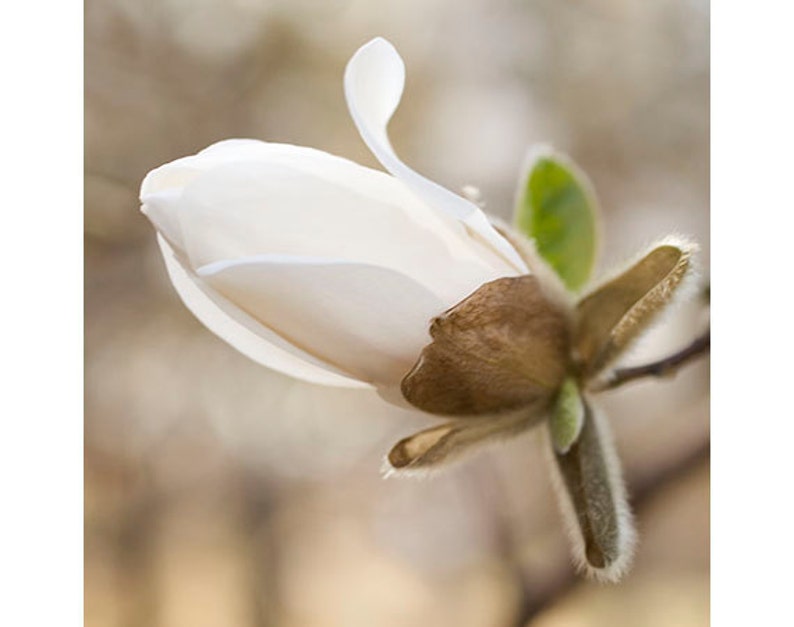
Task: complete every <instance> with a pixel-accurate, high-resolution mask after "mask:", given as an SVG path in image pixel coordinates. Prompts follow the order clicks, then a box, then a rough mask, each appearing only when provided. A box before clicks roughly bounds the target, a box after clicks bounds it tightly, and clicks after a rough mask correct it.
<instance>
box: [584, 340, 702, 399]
mask: <svg viewBox="0 0 794 627" xmlns="http://www.w3.org/2000/svg"><path fill="white" fill-rule="evenodd" d="M710 346H711V330H710V329H709V330H707V331H706V332H705V333H703V335H701V336H700V337H698V338H697V339H696V340H695V341H693V342H692V343H691V344H690V345H689V346H687V347H686V348H683V349H681V350H680V351H678V352H677V353H673V354H672V355H670V356H669V357H665V358H664V359H660V360H658V361H654V362H652V363H650V364H645V365H644V366H634V367H632V368H618V369H617V370H615V371H613V372H612V373H611V374H610V375H609V377H608V378H607V380H606V381H604V382H603V383H601V384H600V385H597V386H596V387H594V388H593V390H592V391H593V392H602V391H604V390H614V389H615V388H618V387H620V386H621V385H624V384H626V383H628V382H629V381H634V380H635V379H642V378H644V377H668V376H672V375H674V374H675V373H676V372H678V369H679V368H680V367H681V366H683V365H685V364H687V363H688V362H690V361H692V360H693V359H697V358H698V357H701V356H702V355H705V354H706V353H707V352H708V351H709V348H710Z"/></svg>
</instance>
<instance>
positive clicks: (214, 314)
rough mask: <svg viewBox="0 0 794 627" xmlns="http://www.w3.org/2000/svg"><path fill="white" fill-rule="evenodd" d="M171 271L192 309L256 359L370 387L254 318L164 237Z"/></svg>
mask: <svg viewBox="0 0 794 627" xmlns="http://www.w3.org/2000/svg"><path fill="white" fill-rule="evenodd" d="M157 239H158V242H159V243H160V248H161V250H162V252H163V258H164V259H165V264H166V268H167V270H168V275H169V276H170V278H171V282H172V283H173V284H174V287H175V288H176V291H177V293H178V294H179V296H180V297H181V298H182V301H183V302H184V303H185V305H186V306H187V308H188V309H190V311H192V312H193V314H194V315H195V316H196V317H197V318H198V319H199V320H200V321H201V322H202V323H203V324H204V325H205V326H206V327H207V328H208V329H209V330H210V331H212V332H213V333H215V334H216V335H217V336H219V337H220V338H221V339H223V340H225V341H226V342H228V343H229V344H231V345H232V346H233V347H234V348H236V349H237V350H238V351H240V352H241V353H243V354H244V355H246V356H247V357H249V358H250V359H253V360H254V361H256V362H258V363H260V364H262V365H263V366H267V367H268V368H272V369H273V370H278V371H279V372H283V373H285V374H288V375H290V376H292V377H296V378H298V379H303V380H304V381H310V382H312V383H319V384H322V385H331V386H338V387H350V388H369V387H371V386H369V385H368V384H366V383H364V382H362V381H358V380H356V379H352V378H350V377H348V376H345V375H344V374H342V373H341V371H339V369H337V368H335V367H334V366H331V365H330V364H326V363H324V362H322V361H321V360H319V359H317V358H316V357H315V356H313V355H310V354H309V353H307V352H305V351H304V350H301V349H300V348H298V347H296V346H294V345H292V344H290V343H289V342H288V341H286V340H285V339H284V338H282V337H281V336H279V335H277V334H276V333H275V332H274V331H273V330H272V329H269V328H267V327H266V326H264V325H263V324H262V323H261V322H258V321H257V320H254V319H253V318H252V317H251V316H249V315H248V314H246V313H245V312H244V311H242V310H240V309H239V308H237V307H235V306H234V305H233V304H232V303H230V302H229V301H228V300H227V299H226V298H224V297H223V296H222V295H220V294H218V293H217V292H216V291H215V290H213V289H212V288H211V287H210V286H209V285H206V284H205V283H204V282H203V281H202V280H201V279H200V278H199V277H197V276H196V275H195V274H194V273H192V272H191V271H190V270H188V269H187V268H186V267H185V266H184V264H183V263H182V262H181V261H180V260H179V258H178V256H177V255H176V254H175V253H174V250H173V249H172V248H171V247H170V246H169V245H168V242H166V241H165V240H164V239H163V238H162V237H159V236H158V238H157Z"/></svg>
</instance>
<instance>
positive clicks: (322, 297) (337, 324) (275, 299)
mask: <svg viewBox="0 0 794 627" xmlns="http://www.w3.org/2000/svg"><path fill="white" fill-rule="evenodd" d="M403 82H404V67H403V64H402V59H400V57H399V55H397V52H396V51H395V50H394V48H393V47H392V46H391V44H389V43H388V42H386V41H385V40H382V39H376V40H373V41H372V42H370V43H369V44H367V45H366V46H364V47H363V48H362V49H361V50H359V52H358V53H356V55H355V56H354V57H353V59H352V60H351V62H350V64H349V65H348V68H347V71H346V75H345V93H346V96H347V100H348V105H349V108H350V111H351V115H352V116H353V119H354V121H355V122H356V124H357V126H358V129H359V131H360V133H361V135H362V137H363V138H364V140H365V141H366V143H367V144H368V145H369V146H370V148H371V149H372V150H373V152H374V153H375V155H376V156H377V157H378V158H379V160H380V161H381V163H382V164H383V165H384V167H385V168H386V169H387V170H388V171H389V172H390V174H386V173H384V172H379V171H376V170H372V169H369V168H365V167H363V166H360V165H357V164H355V163H352V162H350V161H347V160H345V159H342V158H339V157H336V156H333V155H330V154H327V153H324V152H320V151H317V150H313V149H310V148H302V147H298V146H291V145H283V144H271V143H265V142H260V141H254V140H228V141H223V142H220V143H217V144H214V145H213V146H210V147H209V148H207V149H205V150H203V151H201V152H199V153H198V154H196V155H193V156H190V157H185V158H182V159H178V160H176V161H173V162H171V163H168V164H166V165H164V166H161V167H159V168H157V169H156V170H153V171H152V172H150V173H149V174H148V175H147V176H146V179H145V180H144V182H143V185H142V188H141V201H142V203H143V206H142V211H143V213H145V214H146V216H147V217H148V218H149V219H150V221H151V222H152V224H153V225H154V226H155V228H156V229H157V231H158V235H159V237H158V239H159V242H160V246H161V249H162V252H163V256H164V258H165V261H166V265H167V268H168V272H169V276H170V278H171V280H172V282H173V284H174V286H175V288H176V290H177V292H178V293H179V294H180V296H181V297H182V299H183V301H184V302H185V304H186V305H187V306H188V308H189V309H190V310H191V311H192V312H193V313H194V314H195V315H196V317H197V318H198V319H199V320H201V321H202V322H203V323H204V324H205V325H206V326H207V327H208V328H209V329H210V330H211V331H213V332H214V333H216V334H217V335H219V336H220V337H221V338H223V339H224V340H226V341H227V342H229V343H230V344H231V345H232V346H234V347H235V348H237V349H238V350H240V351H241V352H243V353H244V354H246V355H247V356H249V357H250V358H252V359H254V360H256V361H258V362H260V363H261V364H263V365H265V366H268V367H270V368H273V369H276V370H279V371H281V372H284V373H286V374H289V375H292V376H294V377H298V378H301V379H305V380H308V381H313V382H316V383H322V384H327V385H339V386H350V387H368V386H375V387H378V388H382V389H388V388H394V387H395V386H397V385H399V382H400V380H401V379H402V377H403V376H404V375H405V373H406V372H407V371H408V370H409V369H410V368H411V366H412V365H413V364H414V362H415V361H416V359H417V356H418V355H419V353H420V352H421V350H422V347H423V346H425V345H426V344H427V342H428V340H429V337H428V325H429V323H430V320H431V319H432V318H433V317H435V316H437V315H439V314H440V313H442V312H443V311H444V310H446V309H449V308H450V307H452V306H453V305H455V304H456V303H458V302H460V301H461V300H463V299H464V298H465V297H466V296H468V295H469V294H471V293H473V292H474V291H476V290H477V288H478V287H480V286H481V285H482V284H484V283H486V282H488V281H492V280H495V279H498V278H500V277H508V276H515V275H518V274H525V273H526V272H527V269H526V265H525V264H524V262H523V261H522V260H521V257H520V256H519V255H518V254H517V253H516V251H515V250H514V249H513V247H512V246H511V245H510V244H509V243H507V241H506V240H505V239H504V238H503V237H502V236H501V235H499V234H498V233H497V232H496V231H495V230H494V228H493V227H492V226H491V225H490V223H489V222H488V219H487V218H486V217H485V215H484V214H483V213H482V212H481V211H480V209H479V208H478V207H477V206H476V205H474V204H473V203H471V202H470V201H468V200H466V199H464V198H461V197H459V196H457V195H455V194H453V193H452V192H450V191H448V190H446V189H444V188H442V187H441V186H439V185H437V184H436V183H433V182H432V181H429V180H427V179H425V178H424V177H422V176H421V175H419V174H417V173H416V172H414V171H413V170H411V169H410V168H409V167H408V166H407V165H405V164H404V163H403V162H402V161H400V160H399V158H398V157H397V156H396V154H395V153H394V151H393V149H392V148H391V145H390V143H389V140H388V136H387V133H386V126H387V124H388V121H389V119H390V117H391V115H392V113H393V112H394V110H395V109H396V107H397V104H398V103H399V100H400V97H401V95H402V88H403Z"/></svg>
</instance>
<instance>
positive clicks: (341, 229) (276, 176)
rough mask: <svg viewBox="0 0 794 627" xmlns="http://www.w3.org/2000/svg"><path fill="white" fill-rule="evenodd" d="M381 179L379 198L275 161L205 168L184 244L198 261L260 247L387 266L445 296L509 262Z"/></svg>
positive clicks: (188, 204) (183, 204) (182, 216)
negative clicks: (396, 194) (494, 261)
mask: <svg viewBox="0 0 794 627" xmlns="http://www.w3.org/2000/svg"><path fill="white" fill-rule="evenodd" d="M351 166H352V167H353V168H355V172H356V174H355V176H357V177H358V178H360V179H364V182H366V183H369V184H370V185H371V184H372V181H371V180H370V177H369V176H368V175H365V174H363V173H361V172H359V166H354V165H353V164H351ZM362 170H363V168H362ZM365 172H366V171H365ZM373 174H374V172H373ZM381 176H382V177H383V179H386V180H389V181H395V180H394V179H393V178H391V177H388V176H386V175H381ZM348 178H350V177H348ZM378 178H379V179H380V177H378ZM381 180H382V179H381ZM395 182H396V181H395ZM380 189H381V190H382V192H383V193H381V194H380V197H379V198H377V199H376V198H374V197H372V196H369V195H366V194H362V193H359V192H358V190H357V189H355V188H353V187H352V186H347V185H340V184H339V183H337V182H331V181H329V180H327V179H325V178H321V177H317V176H315V175H313V174H310V173H306V172H304V171H302V170H301V169H298V168H295V167H293V166H291V165H282V164H277V163H275V164H274V163H272V162H269V161H246V162H238V163H231V164H227V165H222V166H220V167H216V168H213V169H212V170H211V171H209V172H207V173H205V174H202V175H201V176H199V177H198V178H197V179H196V180H195V181H193V182H192V183H191V184H190V185H188V186H187V188H186V189H185V191H184V193H183V194H182V196H181V198H180V199H179V201H178V207H177V211H178V213H179V222H180V224H181V231H182V233H183V235H184V244H185V250H186V252H187V254H188V256H189V258H190V262H191V265H192V267H194V268H199V267H201V266H203V265H206V264H209V263H213V262H216V261H224V260H233V259H242V258H246V257H253V256H256V255H262V254H285V255H294V256H307V257H329V258H335V259H344V260H347V261H351V262H357V263H365V264H371V265H376V266H381V267H384V268H390V269H392V270H396V271H398V272H400V273H401V274H404V275H406V276H409V277H411V278H413V279H414V280H416V281H417V282H419V283H421V284H422V285H424V286H425V287H426V288H428V289H429V290H431V291H432V292H433V293H434V294H437V295H438V296H439V298H441V300H442V301H443V302H444V303H445V304H446V305H447V306H449V305H452V304H454V303H456V302H458V301H459V300H460V299H462V298H464V297H465V296H467V295H468V294H470V293H471V292H473V291H474V290H475V289H477V287H478V286H479V285H481V284H482V283H484V282H487V281H490V280H493V279H495V278H498V277H500V276H504V274H505V273H507V272H509V268H507V267H506V264H504V266H503V267H502V268H501V269H498V270H497V269H495V268H494V267H493V266H491V265H489V264H486V263H484V262H483V260H482V259H481V258H480V257H479V256H477V255H475V254H472V253H471V246H464V245H463V244H462V242H461V240H460V239H459V238H456V237H454V236H453V235H452V234H450V233H448V232H446V231H444V230H443V229H435V228H432V227H433V226H434V225H433V223H432V222H431V223H429V224H428V223H427V222H426V221H424V220H423V215H422V214H419V215H417V214H416V213H412V211H411V210H410V209H409V210H407V211H406V210H405V209H404V208H403V207H401V206H399V205H395V204H394V202H393V200H392V199H391V198H390V196H389V195H388V194H387V193H386V192H388V191H389V190H388V189H386V190H384V189H383V188H380ZM423 214H424V215H428V212H427V211H426V210H425V211H424V212H423ZM431 217H432V214H431ZM439 231H440V232H439ZM426 323H427V321H425V324H426Z"/></svg>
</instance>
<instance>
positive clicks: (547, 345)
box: [401, 276, 569, 416]
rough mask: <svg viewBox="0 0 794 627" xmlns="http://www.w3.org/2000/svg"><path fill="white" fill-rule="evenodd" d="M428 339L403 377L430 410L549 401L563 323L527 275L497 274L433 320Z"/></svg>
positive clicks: (558, 369)
mask: <svg viewBox="0 0 794 627" xmlns="http://www.w3.org/2000/svg"><path fill="white" fill-rule="evenodd" d="M430 335H431V336H432V338H433V342H431V343H430V344H428V345H427V346H426V347H425V348H424V350H423V351H422V353H421V355H420V357H419V360H418V361H417V362H416V364H415V365H414V367H413V368H412V369H411V371H410V372H409V373H408V374H407V375H406V376H405V377H404V378H403V381H402V386H401V389H402V393H403V396H404V397H405V399H406V400H407V401H408V402H409V403H411V404H412V405H414V406H415V407H418V408H419V409H421V410H423V411H426V412H429V413H431V414H441V415H448V416H477V415H483V414H493V413H498V412H504V411H510V410H513V409H517V408H520V407H524V406H527V405H532V404H535V403H537V402H539V401H541V402H550V400H551V397H552V395H553V394H554V393H555V392H556V389H557V387H558V386H559V384H560V382H561V381H562V379H563V378H564V377H565V374H566V368H567V363H568V343H569V339H568V338H569V332H568V323H567V322H566V318H565V316H564V315H563V314H562V313H561V312H560V310H559V309H558V308H557V307H555V306H554V305H552V304H550V302H549V301H548V300H547V299H546V298H545V297H544V296H543V293H542V292H541V290H540V287H539V285H538V281H537V279H536V278H535V277H534V276H520V277H508V278H503V279H497V280H495V281H491V282H490V283H486V284H484V285H483V286H481V287H480V288H479V289H478V290H477V291H476V292H474V293H473V294H472V295H471V296H469V297H467V298H466V299H464V300H463V301H461V302H460V303H458V304H457V305H455V306H454V307H453V308H452V309H450V310H449V311H447V312H446V313H444V314H442V315H441V316H439V317H438V318H436V319H435V320H433V322H432V324H431V326H430Z"/></svg>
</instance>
